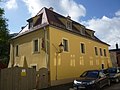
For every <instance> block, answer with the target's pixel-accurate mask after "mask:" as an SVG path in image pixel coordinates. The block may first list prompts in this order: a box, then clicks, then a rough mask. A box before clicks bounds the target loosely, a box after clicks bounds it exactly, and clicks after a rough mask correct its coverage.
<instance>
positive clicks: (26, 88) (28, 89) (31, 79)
mask: <svg viewBox="0 0 120 90" xmlns="http://www.w3.org/2000/svg"><path fill="white" fill-rule="evenodd" d="M47 87H48V70H47V69H46V68H41V69H40V70H39V71H36V70H35V69H33V68H21V67H12V68H6V69H2V70H1V71H0V90H33V89H42V88H47Z"/></svg>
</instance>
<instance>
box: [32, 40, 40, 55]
mask: <svg viewBox="0 0 120 90" xmlns="http://www.w3.org/2000/svg"><path fill="white" fill-rule="evenodd" d="M39 51H40V49H39V39H34V40H33V53H36V52H39Z"/></svg>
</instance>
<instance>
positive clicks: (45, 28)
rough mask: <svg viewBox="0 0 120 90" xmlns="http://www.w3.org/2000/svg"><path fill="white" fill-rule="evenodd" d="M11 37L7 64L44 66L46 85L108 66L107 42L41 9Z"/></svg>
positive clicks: (68, 20)
mask: <svg viewBox="0 0 120 90" xmlns="http://www.w3.org/2000/svg"><path fill="white" fill-rule="evenodd" d="M27 22H28V25H26V26H25V27H24V28H22V30H21V31H20V32H19V34H18V35H17V36H16V37H14V38H12V40H11V48H10V50H11V51H10V62H9V67H13V66H19V67H33V68H36V70H39V69H41V68H46V69H47V70H48V72H49V73H48V74H49V75H48V78H49V84H50V85H56V84H60V83H67V82H70V81H71V80H72V79H74V78H75V77H79V76H80V74H81V73H82V72H83V71H85V70H88V69H101V68H102V66H104V68H107V67H110V66H111V62H110V56H109V51H108V46H109V45H108V44H106V43H104V42H102V41H101V40H99V39H98V38H97V37H96V36H95V35H94V33H95V31H93V30H90V29H87V28H85V26H83V25H81V24H79V23H77V22H75V21H73V20H71V18H70V16H67V17H64V16H62V15H60V14H58V13H56V12H54V11H53V8H49V9H47V8H42V9H41V10H40V11H39V13H38V14H37V15H36V16H34V17H32V18H30V19H29V20H27Z"/></svg>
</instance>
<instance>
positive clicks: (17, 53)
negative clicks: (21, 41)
mask: <svg viewBox="0 0 120 90" xmlns="http://www.w3.org/2000/svg"><path fill="white" fill-rule="evenodd" d="M16 56H18V45H16Z"/></svg>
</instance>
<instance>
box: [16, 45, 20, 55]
mask: <svg viewBox="0 0 120 90" xmlns="http://www.w3.org/2000/svg"><path fill="white" fill-rule="evenodd" d="M15 50H16V56H18V50H19V46H18V45H16V47H15Z"/></svg>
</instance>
